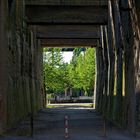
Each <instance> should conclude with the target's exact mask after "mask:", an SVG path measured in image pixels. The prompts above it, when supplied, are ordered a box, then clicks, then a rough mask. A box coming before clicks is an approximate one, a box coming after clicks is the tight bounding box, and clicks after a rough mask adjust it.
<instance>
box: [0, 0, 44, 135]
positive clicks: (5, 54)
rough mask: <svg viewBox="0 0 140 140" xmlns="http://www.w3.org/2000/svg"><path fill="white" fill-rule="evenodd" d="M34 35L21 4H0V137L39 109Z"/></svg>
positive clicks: (38, 67)
mask: <svg viewBox="0 0 140 140" xmlns="http://www.w3.org/2000/svg"><path fill="white" fill-rule="evenodd" d="M8 2H9V3H8ZM11 2H12V3H11ZM34 33H35V29H34V28H31V27H27V24H26V23H25V21H24V1H19V0H13V1H5V0H1V1H0V53H1V54H0V134H1V131H5V130H7V129H8V128H10V127H11V126H13V125H15V124H16V123H17V122H18V121H19V120H21V119H23V118H24V117H25V116H27V115H28V114H29V113H31V108H32V111H33V112H34V113H35V112H36V111H37V110H38V109H40V108H41V89H42V87H41V86H42V73H41V68H42V48H41V47H40V45H41V44H37V41H36V38H35V35H34Z"/></svg>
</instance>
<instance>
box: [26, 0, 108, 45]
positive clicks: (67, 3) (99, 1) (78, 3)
mask: <svg viewBox="0 0 140 140" xmlns="http://www.w3.org/2000/svg"><path fill="white" fill-rule="evenodd" d="M107 15H108V7H107V0H26V16H27V22H28V24H29V25H31V26H36V31H37V32H36V35H37V38H38V39H40V40H41V43H42V46H43V47H45V46H62V45H64V46H81V45H82V46H91V45H97V42H98V40H99V39H100V25H106V24H107V21H108V18H107V17H108V16H107Z"/></svg>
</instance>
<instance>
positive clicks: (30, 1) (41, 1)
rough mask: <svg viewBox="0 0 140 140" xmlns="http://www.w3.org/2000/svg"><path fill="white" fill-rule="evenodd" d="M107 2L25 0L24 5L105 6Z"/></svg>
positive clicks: (94, 0)
mask: <svg viewBox="0 0 140 140" xmlns="http://www.w3.org/2000/svg"><path fill="white" fill-rule="evenodd" d="M107 1H108V0H26V5H73V6H74V5H76V6H81V5H84V6H85V5H92V6H95V5H96V6H97V5H100V6H101V5H107Z"/></svg>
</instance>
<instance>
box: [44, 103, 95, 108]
mask: <svg viewBox="0 0 140 140" xmlns="http://www.w3.org/2000/svg"><path fill="white" fill-rule="evenodd" d="M93 106H94V104H93V103H64V104H48V105H47V108H62V109H91V108H93Z"/></svg>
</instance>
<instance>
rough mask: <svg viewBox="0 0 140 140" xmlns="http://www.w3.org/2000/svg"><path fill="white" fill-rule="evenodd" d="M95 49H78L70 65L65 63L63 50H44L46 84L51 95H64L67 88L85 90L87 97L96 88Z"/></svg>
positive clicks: (74, 52) (75, 50)
mask: <svg viewBox="0 0 140 140" xmlns="http://www.w3.org/2000/svg"><path fill="white" fill-rule="evenodd" d="M94 79H95V49H93V48H86V49H85V50H84V51H83V49H81V48H76V49H74V51H73V57H72V60H71V62H70V63H65V62H64V60H63V56H62V50H61V49H58V48H53V49H51V50H48V49H44V83H45V87H46V90H47V92H49V93H55V94H59V93H62V94H63V93H64V90H65V89H66V88H72V89H78V90H83V91H84V92H85V95H86V94H87V92H88V91H89V90H93V88H94Z"/></svg>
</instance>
